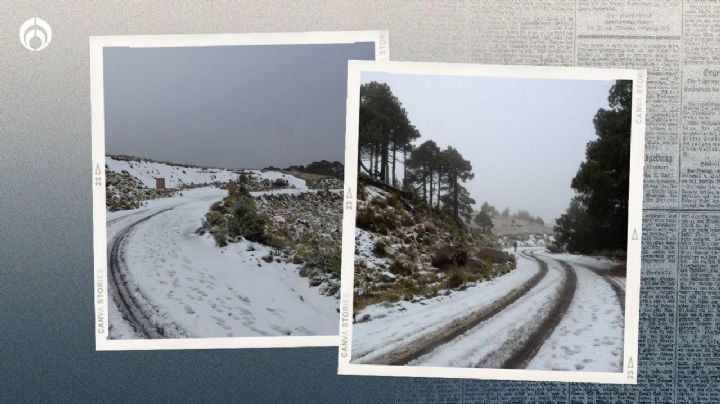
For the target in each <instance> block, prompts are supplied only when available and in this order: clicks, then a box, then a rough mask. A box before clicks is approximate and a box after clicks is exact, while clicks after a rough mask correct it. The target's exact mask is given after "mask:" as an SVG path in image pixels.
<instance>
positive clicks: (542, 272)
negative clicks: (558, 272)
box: [373, 252, 548, 366]
mask: <svg viewBox="0 0 720 404" xmlns="http://www.w3.org/2000/svg"><path fill="white" fill-rule="evenodd" d="M521 254H523V256H526V257H528V258H532V257H531V256H530V255H528V254H526V253H525V252H521ZM535 261H536V262H537V263H538V266H539V271H538V272H537V273H536V274H535V275H533V276H532V277H531V278H530V279H528V280H527V281H525V282H524V283H522V284H521V285H520V286H518V287H516V288H515V289H513V290H512V291H510V293H508V294H507V295H505V296H503V297H501V298H500V299H498V300H496V301H495V302H493V303H492V304H491V305H490V306H488V307H484V308H482V309H480V310H478V311H476V312H474V313H472V314H470V315H468V316H466V317H464V318H461V319H459V320H457V321H454V322H453V323H451V324H449V325H448V326H447V327H444V328H442V329H440V330H438V331H437V332H434V333H432V334H430V335H424V336H421V337H420V338H419V339H417V340H415V341H412V342H410V343H409V344H406V345H404V346H402V347H400V348H398V349H397V350H395V351H393V352H390V353H388V354H387V355H385V356H384V357H383V358H380V359H378V360H377V361H373V364H378V365H391V366H404V365H406V364H408V363H409V362H411V361H413V360H415V359H417V358H419V357H421V356H423V355H425V354H428V353H430V352H431V351H433V350H435V349H436V348H437V347H439V346H441V345H444V344H446V343H448V342H450V341H452V340H453V339H455V338H457V337H459V336H461V335H462V334H464V333H466V332H467V331H469V330H470V329H472V328H474V327H476V326H478V325H479V324H480V323H482V322H484V321H487V320H488V319H489V318H491V317H493V316H495V315H497V314H498V313H500V312H502V311H503V310H504V309H505V308H507V307H508V306H509V305H511V304H512V303H514V302H515V301H517V300H518V299H519V298H520V297H522V296H523V295H525V294H527V293H528V291H530V290H531V289H532V288H533V287H535V286H536V285H537V284H538V283H540V281H541V280H542V279H543V278H544V277H545V276H546V275H547V273H548V266H547V263H545V262H544V261H542V260H537V259H536V260H535Z"/></svg>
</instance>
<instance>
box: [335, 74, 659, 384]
mask: <svg viewBox="0 0 720 404" xmlns="http://www.w3.org/2000/svg"><path fill="white" fill-rule="evenodd" d="M365 72H382V73H396V74H407V75H413V74H415V75H443V76H477V77H504V78H538V79H569V80H632V81H633V94H632V124H631V140H630V181H629V182H630V183H629V187H630V192H629V200H628V246H627V279H626V282H627V283H626V292H625V299H626V300H625V304H626V307H625V330H624V332H625V334H624V341H623V342H624V350H623V355H624V360H623V371H622V372H582V371H550V370H515V369H486V368H477V369H472V368H453V367H429V366H389V365H370V364H353V363H350V360H351V353H352V313H353V309H352V307H353V289H354V261H355V214H356V209H357V201H356V195H357V175H358V173H357V171H358V169H357V164H350V163H348V162H353V161H357V158H358V141H359V134H358V131H359V110H360V84H361V75H362V73H365ZM646 83H647V73H646V71H645V70H631V69H605V68H579V67H547V66H503V65H477V64H459V63H457V64H456V63H425V62H378V61H357V60H353V61H350V63H349V64H348V90H347V96H348V98H347V111H348V112H347V119H346V122H345V125H346V138H345V162H346V164H345V190H344V193H345V194H344V198H345V199H344V211H343V239H342V269H341V286H340V346H339V349H338V373H339V374H342V375H366V376H416V377H435V378H438V377H439V378H473V379H498V380H530V381H561V382H594V383H613V384H637V373H638V372H637V369H638V328H639V318H640V258H641V255H640V251H641V242H642V241H641V240H642V237H641V236H642V202H643V169H644V168H643V165H644V155H645V98H646V92H647V90H646Z"/></svg>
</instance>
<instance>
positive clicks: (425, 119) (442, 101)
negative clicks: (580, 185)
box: [362, 72, 614, 223]
mask: <svg viewBox="0 0 720 404" xmlns="http://www.w3.org/2000/svg"><path fill="white" fill-rule="evenodd" d="M373 80H374V81H380V82H386V83H388V85H389V86H390V88H391V89H392V91H393V94H395V96H397V97H398V99H399V100H400V102H401V103H402V104H403V106H404V107H405V109H406V110H407V112H408V116H409V118H410V120H411V121H412V123H413V124H415V126H416V127H417V128H418V130H419V131H420V134H421V135H422V137H421V138H420V139H419V141H418V142H417V144H420V143H422V142H424V141H425V140H427V139H432V140H434V141H435V142H436V143H437V144H438V145H439V146H440V147H441V148H445V147H447V146H454V147H455V148H457V149H458V150H459V151H460V153H462V155H463V156H464V157H465V159H466V160H469V161H470V162H471V163H472V166H473V172H474V173H475V179H474V180H471V181H469V182H468V183H467V184H466V186H467V188H468V190H469V191H470V194H471V195H472V196H473V198H475V200H476V201H477V205H476V209H479V208H480V205H481V204H482V203H483V201H488V202H489V203H490V204H492V205H494V206H495V207H496V208H497V209H499V210H501V211H502V210H503V209H504V208H505V207H509V208H510V210H511V211H517V210H520V209H523V210H527V211H529V212H530V214H532V215H534V216H540V217H542V218H543V220H545V222H546V223H554V219H555V218H556V217H559V215H560V214H561V213H563V212H564V211H565V209H566V208H567V206H568V203H569V202H570V198H571V197H572V195H573V191H572V189H571V188H570V181H571V180H572V178H573V177H574V176H575V173H576V172H577V170H578V167H579V165H580V162H581V161H583V160H584V159H585V145H586V144H587V142H588V141H590V140H593V139H595V137H596V136H595V127H594V126H593V122H592V121H593V117H594V116H595V113H596V112H597V110H598V109H599V108H603V107H605V108H607V106H608V103H607V97H608V92H609V90H610V87H611V86H612V84H613V83H614V81H599V80H597V81H596V80H541V79H516V78H495V77H457V76H429V75H401V74H385V73H375V72H367V73H363V75H362V82H363V83H367V82H370V81H373Z"/></svg>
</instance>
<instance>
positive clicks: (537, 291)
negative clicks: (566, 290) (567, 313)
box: [410, 255, 563, 368]
mask: <svg viewBox="0 0 720 404" xmlns="http://www.w3.org/2000/svg"><path fill="white" fill-rule="evenodd" d="M518 265H526V266H527V265H532V266H536V264H535V263H534V261H530V260H529V259H527V258H524V257H523V256H522V255H521V256H519V259H518ZM562 279H563V275H562V269H558V270H552V269H551V270H550V271H548V274H547V276H545V277H544V278H543V279H542V280H541V281H540V282H539V283H538V284H537V285H536V286H535V287H534V288H532V289H531V290H530V291H528V293H526V294H525V295H523V296H522V297H520V298H519V299H518V300H517V301H515V302H513V303H512V304H510V305H509V306H508V307H507V308H505V309H504V310H502V311H501V312H500V313H498V314H497V315H495V316H493V317H491V318H489V319H488V320H486V321H484V322H482V323H480V324H478V325H477V326H476V327H474V328H472V329H471V330H469V331H468V332H466V333H465V334H463V335H461V336H460V337H458V338H455V339H454V340H452V341H450V342H449V343H447V344H444V345H442V346H439V347H438V348H436V349H435V350H433V351H431V352H429V353H428V354H426V355H423V356H421V357H420V358H417V359H416V360H414V361H412V362H410V365H421V366H450V367H464V368H472V367H483V368H499V367H501V366H502V365H503V363H504V362H505V360H507V358H508V357H509V356H510V354H511V353H512V352H513V350H514V349H517V348H518V347H520V346H523V345H524V344H525V343H526V342H527V336H528V335H530V334H531V333H532V332H533V330H534V329H536V328H537V327H538V325H539V324H538V321H542V319H544V318H545V317H546V316H547V314H548V312H549V311H550V310H551V308H552V306H553V303H554V302H555V300H556V299H557V297H558V296H559V294H560V292H561V288H560V285H561V281H562Z"/></svg>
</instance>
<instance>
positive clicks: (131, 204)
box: [105, 169, 175, 212]
mask: <svg viewBox="0 0 720 404" xmlns="http://www.w3.org/2000/svg"><path fill="white" fill-rule="evenodd" d="M174 193H175V191H174V190H168V189H166V190H156V189H154V188H148V187H146V186H145V184H143V183H142V182H141V181H140V180H138V179H137V178H136V177H133V176H132V175H130V174H129V173H128V172H127V171H125V170H123V171H121V172H115V171H113V170H109V169H106V170H105V206H106V207H107V209H108V210H109V211H110V212H113V211H116V210H127V209H137V208H139V207H140V206H141V205H142V203H143V201H147V200H149V199H155V198H162V197H166V196H170V195H172V194H174Z"/></svg>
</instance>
